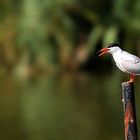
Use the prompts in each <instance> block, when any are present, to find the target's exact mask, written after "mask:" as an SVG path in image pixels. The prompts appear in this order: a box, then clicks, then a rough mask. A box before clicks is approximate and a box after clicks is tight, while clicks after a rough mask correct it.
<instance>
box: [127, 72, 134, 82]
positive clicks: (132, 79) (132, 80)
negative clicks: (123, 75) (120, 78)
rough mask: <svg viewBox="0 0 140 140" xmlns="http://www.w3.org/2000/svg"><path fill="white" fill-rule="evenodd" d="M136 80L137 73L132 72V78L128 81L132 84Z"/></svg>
mask: <svg viewBox="0 0 140 140" xmlns="http://www.w3.org/2000/svg"><path fill="white" fill-rule="evenodd" d="M134 81H135V75H134V74H132V75H131V76H130V80H129V81H128V83H129V84H131V83H134Z"/></svg>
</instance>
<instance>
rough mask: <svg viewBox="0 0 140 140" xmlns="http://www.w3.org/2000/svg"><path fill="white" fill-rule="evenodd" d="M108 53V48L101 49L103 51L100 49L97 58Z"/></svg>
mask: <svg viewBox="0 0 140 140" xmlns="http://www.w3.org/2000/svg"><path fill="white" fill-rule="evenodd" d="M108 51H109V49H108V48H103V49H101V50H100V51H99V53H100V54H99V55H98V56H102V55H104V54H106V53H108Z"/></svg>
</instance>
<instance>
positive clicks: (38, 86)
mask: <svg viewBox="0 0 140 140" xmlns="http://www.w3.org/2000/svg"><path fill="white" fill-rule="evenodd" d="M117 77H120V74H113V75H112V76H110V77H108V76H107V77H103V78H101V77H100V76H95V75H90V74H86V73H76V72H75V73H70V72H65V73H61V74H60V73H59V74H45V75H42V76H38V77H32V78H31V79H24V80H21V79H18V78H17V77H15V76H12V75H7V76H5V77H1V79H0V91H1V92H0V139H1V140H112V139H113V140H120V139H124V134H123V133H124V130H123V129H124V126H123V110H122V109H123V108H122V102H121V92H120V90H121V89H120V88H121V87H120V83H121V80H120V78H117ZM138 90H139V86H138V84H137V85H136V91H137V92H138ZM136 98H139V99H140V95H138V94H137V95H136ZM139 99H136V107H137V110H138V106H139V103H138V100H139ZM139 114H140V113H139V111H138V112H137V118H138V125H139V124H140V122H139V116H140V115H139ZM139 126H140V125H139Z"/></svg>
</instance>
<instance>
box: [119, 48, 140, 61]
mask: <svg viewBox="0 0 140 140" xmlns="http://www.w3.org/2000/svg"><path fill="white" fill-rule="evenodd" d="M121 59H122V60H123V61H127V62H130V63H134V64H137V63H140V58H139V57H137V56H135V55H132V54H130V53H128V52H125V51H124V52H123V55H122V57H121Z"/></svg>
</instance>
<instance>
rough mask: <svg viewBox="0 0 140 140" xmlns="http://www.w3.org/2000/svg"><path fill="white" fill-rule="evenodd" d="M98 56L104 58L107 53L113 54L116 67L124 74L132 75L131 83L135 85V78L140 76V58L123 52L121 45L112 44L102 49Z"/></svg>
mask: <svg viewBox="0 0 140 140" xmlns="http://www.w3.org/2000/svg"><path fill="white" fill-rule="evenodd" d="M98 53H99V55H98V56H103V55H105V54H107V53H109V54H111V55H112V57H113V59H114V61H115V63H116V66H117V67H118V68H119V69H120V70H121V71H123V72H124V73H129V74H130V80H129V81H128V82H129V83H134V81H135V76H136V75H140V58H139V57H137V56H135V55H133V54H130V53H128V52H126V51H123V50H122V49H121V48H120V44H119V43H111V44H108V45H107V46H106V47H104V48H103V49H101V50H100V51H99V52H98Z"/></svg>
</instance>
